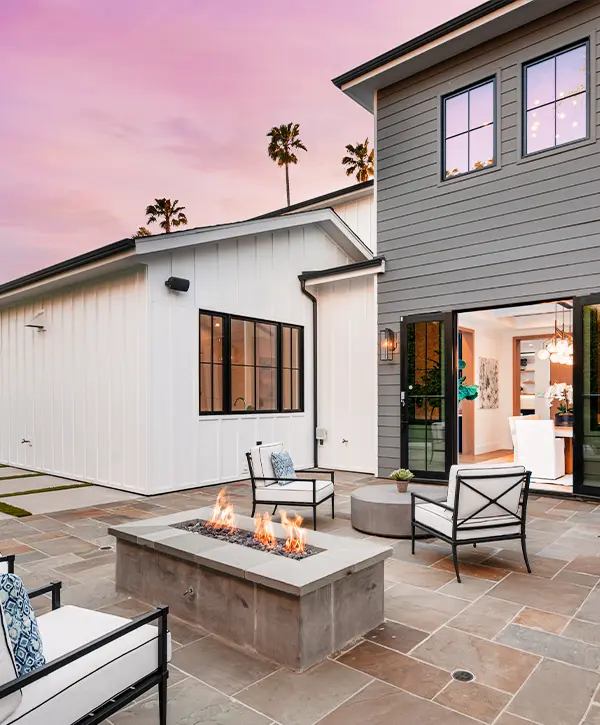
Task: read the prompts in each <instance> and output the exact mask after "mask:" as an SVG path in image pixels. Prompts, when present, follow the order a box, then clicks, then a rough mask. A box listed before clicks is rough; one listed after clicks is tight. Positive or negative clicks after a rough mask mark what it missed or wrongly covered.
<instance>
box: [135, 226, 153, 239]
mask: <svg viewBox="0 0 600 725" xmlns="http://www.w3.org/2000/svg"><path fill="white" fill-rule="evenodd" d="M151 236H152V232H151V231H150V230H149V229H146V227H140V228H139V229H138V230H137V232H136V233H135V234H134V235H133V238H134V239H138V237H151Z"/></svg>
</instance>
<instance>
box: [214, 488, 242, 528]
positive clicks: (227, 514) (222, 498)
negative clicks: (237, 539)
mask: <svg viewBox="0 0 600 725" xmlns="http://www.w3.org/2000/svg"><path fill="white" fill-rule="evenodd" d="M207 526H211V527H212V528H213V529H228V530H229V532H230V533H232V534H233V533H234V531H236V528H237V527H236V525H235V515H234V513H233V504H232V503H229V497H228V496H227V489H226V488H222V489H221V490H220V491H219V495H218V496H217V502H216V503H215V507H214V509H213V514H212V516H211V518H210V521H209V522H208V523H207Z"/></svg>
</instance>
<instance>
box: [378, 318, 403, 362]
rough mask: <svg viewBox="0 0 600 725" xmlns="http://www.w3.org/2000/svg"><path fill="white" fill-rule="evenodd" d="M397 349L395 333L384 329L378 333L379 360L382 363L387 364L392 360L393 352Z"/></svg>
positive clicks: (387, 328)
mask: <svg viewBox="0 0 600 725" xmlns="http://www.w3.org/2000/svg"><path fill="white" fill-rule="evenodd" d="M397 347H398V340H397V339H396V333H395V332H394V331H393V330H390V329H389V327H386V328H385V330H381V332H380V333H379V359H380V360H381V361H382V362H389V361H390V360H393V359H394V352H395V351H396V348H397Z"/></svg>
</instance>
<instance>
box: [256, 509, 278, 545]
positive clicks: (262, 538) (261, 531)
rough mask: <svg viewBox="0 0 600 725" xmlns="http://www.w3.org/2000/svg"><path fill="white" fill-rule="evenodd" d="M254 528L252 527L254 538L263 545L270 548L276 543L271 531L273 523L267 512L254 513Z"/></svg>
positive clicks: (273, 533)
mask: <svg viewBox="0 0 600 725" xmlns="http://www.w3.org/2000/svg"><path fill="white" fill-rule="evenodd" d="M254 523H255V524H256V528H255V529H254V538H255V540H256V541H258V542H260V543H261V544H262V545H263V546H266V547H268V548H269V549H272V548H273V547H274V546H275V545H276V544H277V538H276V537H275V532H274V531H273V524H272V523H271V517H270V516H269V514H268V513H266V512H265V513H264V514H256V516H255V517H254Z"/></svg>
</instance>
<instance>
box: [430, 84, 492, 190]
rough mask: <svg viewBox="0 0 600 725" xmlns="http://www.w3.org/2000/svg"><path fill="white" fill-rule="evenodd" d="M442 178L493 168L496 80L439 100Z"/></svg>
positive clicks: (470, 87)
mask: <svg viewBox="0 0 600 725" xmlns="http://www.w3.org/2000/svg"><path fill="white" fill-rule="evenodd" d="M442 157H443V158H442V178H443V179H452V178H454V177H456V176H464V175H465V174H471V173H474V172H476V171H481V170H482V169H486V168H489V167H491V166H495V164H496V79H495V78H490V79H488V80H485V81H482V82H481V83H478V84H476V85H473V86H469V88H465V89H463V90H461V91H457V92H456V93H452V94H451V95H448V96H445V97H444V98H443V99H442Z"/></svg>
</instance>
